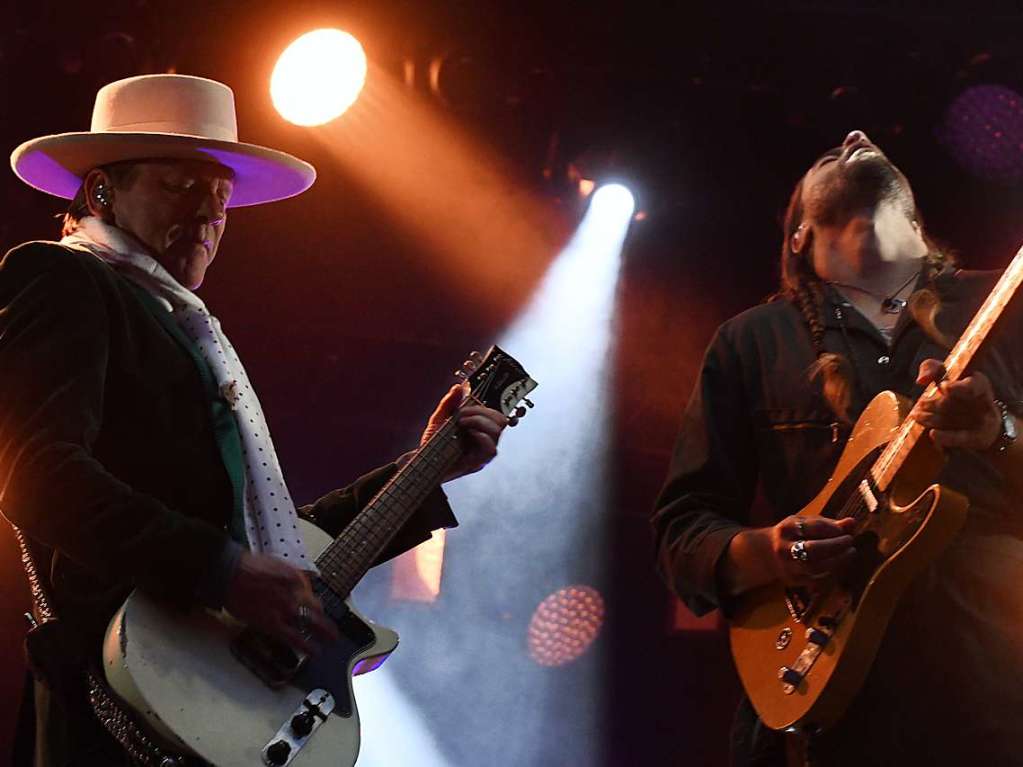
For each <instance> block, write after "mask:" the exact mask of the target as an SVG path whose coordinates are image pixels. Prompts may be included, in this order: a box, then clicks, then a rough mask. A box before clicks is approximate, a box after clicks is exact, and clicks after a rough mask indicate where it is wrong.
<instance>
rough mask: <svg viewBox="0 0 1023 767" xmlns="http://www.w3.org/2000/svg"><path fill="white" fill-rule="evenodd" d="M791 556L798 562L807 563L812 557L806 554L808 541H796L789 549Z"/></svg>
mask: <svg viewBox="0 0 1023 767" xmlns="http://www.w3.org/2000/svg"><path fill="white" fill-rule="evenodd" d="M789 555H790V556H791V557H792V558H793V559H794V560H796V561H797V562H806V561H808V560H809V559H810V555H809V554H807V553H806V541H802V540H800V541H796V542H795V543H793V544H792V545H791V546H790V547H789Z"/></svg>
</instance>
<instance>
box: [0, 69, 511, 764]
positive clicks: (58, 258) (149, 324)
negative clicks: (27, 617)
mask: <svg viewBox="0 0 1023 767" xmlns="http://www.w3.org/2000/svg"><path fill="white" fill-rule="evenodd" d="M11 164H12V167H13V169H14V172H15V173H16V174H17V175H18V177H19V178H21V179H22V180H23V181H25V182H26V183H27V184H29V185H30V186H33V187H35V188H36V189H39V190H41V191H43V192H47V193H49V194H53V195H57V196H58V197H64V198H68V199H71V200H72V202H71V204H70V208H69V210H68V214H67V215H66V216H65V223H64V237H63V239H62V240H61V241H60V242H59V243H58V242H43V241H40V242H31V243H27V244H25V245H22V246H20V247H18V248H15V249H14V250H12V251H11V252H10V253H8V254H7V256H6V257H5V258H4V260H3V262H2V263H0V370H3V371H4V372H3V376H2V377H0V467H2V468H0V508H2V510H3V513H4V514H5V515H6V516H7V517H8V518H9V519H10V520H11V521H12V522H13V523H14V524H15V525H17V526H18V527H19V528H20V529H21V530H22V532H23V533H24V534H25V535H26V537H27V538H28V539H29V540H30V542H31V545H32V546H33V547H34V549H35V550H36V552H37V553H39V552H42V553H43V557H44V558H49V560H50V561H45V562H44V563H43V564H44V567H43V568H42V570H43V572H42V575H43V577H44V580H45V581H46V582H45V583H44V584H43V585H44V586H45V587H46V588H47V589H48V590H49V592H50V595H51V597H52V599H53V602H54V603H55V604H54V607H55V611H56V613H57V615H58V617H59V623H60V624H62V625H63V626H64V627H65V630H64V631H62V632H61V633H60V637H61V639H60V642H61V643H62V644H61V649H60V650H59V651H57V650H54V649H53V647H52V646H51V647H49V648H48V649H40V648H39V647H35V648H32V647H30V650H33V649H34V651H35V654H36V655H38V656H39V657H33V658H31V660H32V662H33V664H34V665H35V666H37V667H40V672H41V675H43V676H46V677H47V681H48V684H46V685H43V684H36V685H35V695H36V700H35V708H36V714H37V731H38V737H37V740H36V753H35V762H36V764H37V765H79V764H81V765H92V766H95V765H105V764H124V763H125V760H126V757H125V754H124V752H123V750H122V749H121V747H120V745H119V744H118V743H117V742H116V741H115V740H114V738H113V737H112V736H111V735H110V734H108V733H107V732H106V731H105V730H104V728H103V727H102V726H101V725H100V724H99V722H98V721H97V719H96V718H95V716H94V715H93V713H92V710H91V708H90V706H89V702H88V700H87V696H86V693H85V689H84V684H83V677H82V672H83V670H84V668H85V667H86V666H88V665H89V664H94V663H97V662H98V659H99V652H100V641H101V638H102V636H103V633H104V631H105V629H106V625H107V622H108V621H109V619H110V617H111V615H112V614H113V613H114V612H115V610H116V609H117V607H118V606H119V605H120V603H121V602H122V601H123V600H124V598H125V597H126V595H127V594H128V593H129V591H130V590H131V589H132V588H133V587H138V588H141V589H143V590H146V591H149V592H151V593H153V594H155V595H158V596H160V597H162V598H164V599H166V600H168V601H170V602H172V603H176V604H180V605H183V606H187V605H192V604H201V605H205V606H211V607H220V606H223V607H225V608H226V609H227V610H228V611H230V612H231V613H233V614H234V615H235V616H236V617H237V618H239V619H240V620H242V621H243V622H245V623H247V624H249V625H251V626H255V627H257V628H259V629H261V630H263V631H265V632H267V633H269V634H270V635H272V636H275V637H277V638H278V639H281V640H284V641H287V642H289V643H290V644H292V645H293V646H295V647H298V648H302V649H307V650H310V651H315V648H316V644H317V642H318V641H325V640H328V639H329V638H330V637H332V636H333V635H334V634H335V628H334V626H333V625H332V624H331V623H330V621H329V620H328V619H327V618H326V617H325V615H324V613H323V611H322V608H321V605H320V603H319V600H318V599H317V598H316V597H315V596H314V594H313V593H312V591H311V589H310V585H309V581H308V579H307V578H306V576H305V575H304V573H303V569H304V568H305V567H307V564H306V561H305V550H304V547H303V543H302V541H301V540H300V537H299V535H298V533H297V528H296V527H295V524H294V522H295V516H296V508H295V506H294V504H293V503H292V501H291V498H290V496H289V494H288V490H287V487H286V484H285V482H284V477H283V474H282V472H281V468H280V466H279V465H278V462H277V458H276V455H275V453H274V449H273V443H272V441H271V440H270V437H269V434H268V433H267V427H266V421H265V419H264V417H263V413H262V410H261V409H260V405H259V400H258V398H257V397H256V394H255V392H254V391H253V389H252V387H251V385H250V383H249V380H248V377H247V376H246V374H245V368H244V366H243V365H242V363H241V361H240V360H239V359H238V356H237V354H236V353H235V351H234V349H233V348H232V346H231V344H230V341H229V340H228V338H227V336H226V335H225V333H224V330H223V329H222V328H221V327H220V324H219V322H217V320H216V318H215V317H213V316H212V315H211V314H210V312H209V311H208V309H207V308H206V306H205V305H204V304H203V302H202V301H201V300H200V299H199V298H198V297H197V296H196V295H195V293H193V292H192V291H193V290H195V289H196V288H198V287H199V285H200V284H201V283H202V281H203V277H204V275H205V273H206V270H207V269H208V268H209V266H210V264H211V263H212V262H213V259H214V258H215V256H216V254H217V249H218V247H219V244H220V239H221V236H222V235H223V232H224V227H225V224H226V221H227V213H228V209H229V208H233V207H238V206H242V205H258V204H262V203H266V202H271V201H274V200H279V199H283V198H286V197H291V196H293V195H297V194H300V193H301V192H303V191H305V190H306V189H308V188H309V187H310V186H311V185H312V183H313V181H314V179H315V171H314V170H313V168H312V166H311V165H309V164H308V163H305V162H303V161H301V160H299V159H297V158H295V157H292V156H290V155H288V154H285V153H283V152H279V151H276V150H272V149H267V148H264V147H259V146H255V145H252V144H245V143H241V142H239V141H238V140H237V130H236V126H235V114H234V98H233V94H232V93H231V90H230V89H229V88H227V87H226V86H225V85H222V84H220V83H217V82H214V81H212V80H206V79H202V78H197V77H186V76H181V75H148V76H142V77H133V78H129V79H127V80H121V81H118V82H115V83H111V84H110V85H107V86H105V87H104V88H102V89H101V90H100V91H99V93H98V95H97V98H96V105H95V109H94V112H93V120H92V128H91V130H90V131H87V132H80V133H64V134H59V135H54V136H45V137H43V138H38V139H34V140H32V141H28V142H26V143H25V144H22V145H21V146H20V147H18V148H17V149H16V150H15V151H14V153H13V155H12V157H11ZM463 397H464V393H463V390H462V389H461V388H458V387H456V388H453V389H452V390H451V391H450V392H449V393H448V395H447V396H445V398H444V399H443V400H442V401H441V403H440V405H439V406H438V409H437V411H436V412H435V413H434V415H433V417H431V420H430V424H428V427H427V433H430V432H431V430H433V429H435V428H436V427H437V426H438V424H439V423H441V422H442V421H444V420H446V419H447V418H448V417H449V416H451V415H452V414H455V413H457V415H456V417H457V419H458V422H459V424H460V427H461V429H462V432H463V434H464V435H465V436H466V439H465V440H464V441H465V443H466V444H467V445H469V446H470V447H469V449H468V450H467V452H466V456H465V459H464V460H463V461H462V462H461V463H460V464H459V465H458V466H457V467H456V470H455V471H454V472H452V474H451V476H450V477H449V478H453V477H454V476H460V475H462V474H466V473H469V472H472V471H475V470H477V469H479V468H480V467H482V466H483V465H484V464H486V463H487V462H488V461H489V460H490V459H491V458H492V457H493V456H494V454H495V453H496V444H497V440H498V438H499V436H500V433H501V430H502V429H503V427H504V426H505V424H506V419H504V417H503V416H501V415H500V414H498V413H496V412H494V411H493V410H488V409H486V408H481V407H472V406H465V407H462V408H459V407H458V406H459V404H460V402H461V400H462V399H463ZM394 471H395V464H391V465H389V466H386V467H383V468H381V469H379V470H377V471H375V472H372V473H371V474H369V475H367V476H365V477H363V478H361V479H360V480H358V481H357V482H355V483H354V484H353V485H351V486H350V487H348V488H345V489H343V490H340V491H335V492H333V493H331V494H329V495H327V496H325V497H324V498H322V499H320V500H319V501H317V502H316V503H314V504H312V505H311V506H306V507H303V508H302V509H299V510H298V511H297V513H301V514H302V515H304V516H307V517H310V518H312V519H313V520H315V521H316V522H317V523H318V524H320V525H321V526H322V527H323V528H324V529H326V530H327V531H328V532H330V533H332V534H335V535H336V534H337V533H338V532H339V531H340V530H341V529H342V528H343V527H344V526H345V524H346V523H347V522H348V521H350V520H351V519H352V517H353V516H354V515H355V513H356V512H357V510H358V508H359V506H360V503H365V502H366V501H367V500H368V499H369V498H370V497H371V496H372V494H373V493H374V492H375V491H376V489H378V488H380V487H381V486H382V485H383V484H384V483H385V482H386V481H387V479H388V478H389V477H390V476H391V475H392V474H393V473H394ZM454 524H455V520H454V517H453V515H452V513H451V510H450V508H449V507H448V505H447V502H446V500H445V499H444V496H443V493H441V492H440V491H439V490H438V491H436V492H435V493H434V494H433V495H431V496H430V498H429V499H428V500H427V502H426V503H425V504H424V505H423V507H422V508H421V509H420V510H419V511H418V512H417V513H416V515H415V516H414V517H413V518H412V519H411V521H410V522H409V523H408V524H407V525H406V527H405V528H404V529H403V530H402V532H401V533H399V535H398V536H397V538H396V539H395V540H394V541H393V542H392V544H391V545H390V547H389V548H388V550H387V551H386V552H385V554H384V558H387V557H390V556H393V555H394V554H396V553H398V552H400V551H403V550H405V549H408V548H410V547H412V546H414V545H416V544H417V543H419V542H420V541H422V540H425V538H427V537H428V535H429V532H430V531H431V530H433V529H436V528H439V527H448V526H452V525H454ZM270 531H274V532H273V533H272V534H271V532H270ZM282 531H283V532H282ZM297 617H300V618H301V619H302V621H301V622H300V623H298V622H296V618H297ZM300 629H301V630H300ZM30 654H32V653H31V652H30ZM54 656H59V657H54Z"/></svg>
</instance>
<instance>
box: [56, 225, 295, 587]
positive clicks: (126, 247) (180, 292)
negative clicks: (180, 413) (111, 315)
mask: <svg viewBox="0 0 1023 767" xmlns="http://www.w3.org/2000/svg"><path fill="white" fill-rule="evenodd" d="M60 242H61V244H62V245H68V246H70V247H73V248H78V249H80V250H85V251H88V252H89V253H92V254H93V255H94V256H96V257H98V258H100V259H102V260H103V261H105V262H107V263H108V264H110V265H111V266H112V267H113V268H114V269H116V270H117V271H118V272H119V273H120V274H121V275H122V276H124V277H126V278H127V279H129V280H131V281H132V282H134V283H135V284H137V285H139V286H140V287H142V288H143V289H145V290H146V291H147V292H148V293H150V294H152V296H153V297H154V298H156V300H157V301H158V302H159V303H160V304H162V305H163V306H164V308H166V309H167V311H168V312H170V313H171V315H172V316H173V317H174V319H175V320H176V321H177V323H178V325H180V326H181V329H182V330H183V331H184V332H185V335H187V336H188V337H189V338H191V339H192V341H194V342H195V344H196V346H197V348H198V349H199V352H200V354H201V355H202V357H203V359H205V360H206V362H207V364H208V365H209V366H210V369H211V370H212V371H213V375H214V377H215V378H216V381H217V385H218V386H219V387H220V393H221V396H223V397H224V399H225V400H227V401H228V403H230V405H231V411H232V413H233V414H234V420H235V422H236V423H237V424H238V431H239V433H240V434H241V442H242V456H243V458H244V461H245V492H244V495H243V498H244V510H245V535H246V538H247V539H248V544H249V549H251V550H252V551H254V552H260V553H264V554H272V555H274V556H276V557H280V558H282V559H284V560H285V561H288V562H291V563H293V564H295V565H296V566H299V567H305V568H310V567H312V562H310V561H309V560H308V559H307V558H306V552H305V546H304V545H303V543H302V538H301V535H300V533H299V530H298V525H297V520H298V517H297V515H296V514H295V504H294V503H293V502H292V500H291V494H290V493H288V488H287V486H286V485H285V484H284V476H283V474H282V472H281V466H280V464H279V463H278V461H277V452H276V451H275V450H274V446H273V441H272V440H271V439H270V432H269V430H268V428H267V425H266V419H265V418H264V417H263V409H262V408H261V407H260V406H259V400H258V399H257V398H256V392H255V391H254V390H253V389H252V386H251V384H250V383H249V377H248V375H246V373H245V368H244V367H243V366H242V363H241V360H240V359H238V355H237V354H236V353H235V350H234V348H233V347H232V346H231V342H230V341H228V340H227V336H226V335H224V331H223V330H222V329H221V327H220V322H219V321H218V320H217V318H216V317H214V316H213V315H211V314H210V313H209V310H208V309H207V308H206V305H205V304H204V303H203V302H202V301H201V300H199V297H198V296H196V295H195V293H193V292H192V291H190V290H188V288H185V287H184V286H183V285H181V283H179V282H178V281H177V280H175V279H174V278H173V277H172V276H171V275H170V273H169V272H168V271H167V270H166V269H164V268H163V267H162V266H161V265H160V264H159V263H157V261H156V260H155V259H154V258H153V257H152V256H150V255H148V254H147V253H146V251H145V248H144V247H143V246H142V245H141V244H140V243H139V241H138V240H136V239H135V238H134V237H132V236H131V235H129V234H128V233H127V232H125V231H123V230H121V229H118V228H117V227H114V226H111V225H109V224H107V223H105V222H104V221H102V220H101V219H98V218H96V217H94V216H88V217H86V218H83V219H82V220H81V221H79V224H78V230H77V231H76V232H74V233H73V234H71V235H69V236H67V237H65V238H64V239H62V240H61V241H60Z"/></svg>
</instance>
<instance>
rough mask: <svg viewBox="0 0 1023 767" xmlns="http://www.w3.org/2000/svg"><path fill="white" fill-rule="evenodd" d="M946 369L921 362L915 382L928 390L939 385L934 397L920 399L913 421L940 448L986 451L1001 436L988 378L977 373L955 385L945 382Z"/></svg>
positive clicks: (1000, 424)
mask: <svg viewBox="0 0 1023 767" xmlns="http://www.w3.org/2000/svg"><path fill="white" fill-rule="evenodd" d="M944 377H945V368H944V366H943V365H942V364H941V362H939V361H938V360H933V359H932V360H924V361H923V362H922V363H920V372H919V374H918V375H917V379H916V382H917V383H918V384H920V385H922V386H927V385H928V384H930V383H933V382H940V383H938V389H937V393H936V395H935V396H934V397H931V398H928V399H924V398H921V399H920V401H919V402H918V403H917V405H916V408H915V409H914V413H913V417H914V418H916V420H917V422H918V423H920V424H921V425H922V426H926V427H927V428H928V429H930V432H929V433H930V436H931V439H933V440H934V442H935V443H936V444H938V445H940V446H941V447H962V448H968V449H972V450H988V449H990V448H991V447H992V446H994V445H995V444H996V443H997V441H998V437H999V435H1000V434H1001V433H1002V413H1001V410H999V408H998V405H996V404H995V394H994V390H993V389H992V388H991V381H989V380H988V377H987V376H986V375H984V374H983V373H981V372H980V371H976V372H974V373H972V374H971V375H969V376H967V377H966V378H961V379H960V380H958V381H950V382H945V381H943V380H942V379H943V378H944Z"/></svg>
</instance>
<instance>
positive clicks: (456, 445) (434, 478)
mask: <svg viewBox="0 0 1023 767" xmlns="http://www.w3.org/2000/svg"><path fill="white" fill-rule="evenodd" d="M462 452H463V451H462V446H461V442H460V440H459V436H458V431H457V427H456V424H455V419H454V418H451V419H449V420H448V421H447V422H446V423H445V424H444V425H443V426H441V427H440V429H438V430H437V432H436V433H435V434H434V435H433V436H432V437H431V438H430V439H429V441H427V443H426V444H425V445H423V446H422V447H421V448H419V450H418V451H416V454H415V455H414V456H413V457H412V459H411V460H410V461H409V462H408V463H406V464H405V465H404V466H402V467H401V468H400V469H399V470H398V472H397V473H396V474H395V475H394V476H393V477H392V478H391V480H390V481H389V482H388V483H387V484H386V485H384V488H383V489H382V490H381V491H380V492H379V493H377V494H376V496H374V497H373V500H371V501H370V502H369V504H367V505H366V507H365V508H364V509H363V510H362V511H360V512H359V514H358V515H357V516H356V517H355V519H354V520H353V521H352V522H351V524H349V525H348V526H347V527H345V529H344V530H343V531H342V533H341V535H339V536H338V537H337V538H336V539H335V540H334V542H333V543H332V544H330V546H328V547H327V548H326V549H325V550H324V551H323V553H322V554H320V556H319V557H318V558H317V559H316V566H317V568H319V571H320V575H321V577H322V578H323V580H324V581H326V583H327V584H328V585H329V586H330V587H331V589H333V590H334V592H335V593H336V594H338V595H339V596H341V597H347V596H348V594H350V593H351V591H352V589H354V588H355V585H356V584H357V583H358V582H359V581H360V580H361V579H362V576H363V575H365V574H366V572H367V571H368V570H369V568H370V567H372V565H373V564H374V562H376V560H377V558H378V557H379V556H380V554H381V553H382V552H383V550H384V549H385V548H386V546H387V544H388V543H390V541H391V539H392V538H394V536H395V535H396V534H397V532H398V530H400V529H401V527H402V525H404V524H405V522H407V521H408V519H409V517H411V516H412V514H413V513H415V511H416V509H418V508H419V507H420V506H421V505H422V503H423V501H424V500H426V497H427V496H428V495H429V494H430V493H431V492H433V491H434V490H435V489H436V488H437V486H438V485H440V483H441V481H442V480H443V479H444V477H445V476H446V475H447V473H448V472H449V471H450V470H451V468H452V467H453V466H454V465H455V463H456V462H457V461H458V459H459V458H460V457H461V456H462Z"/></svg>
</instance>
